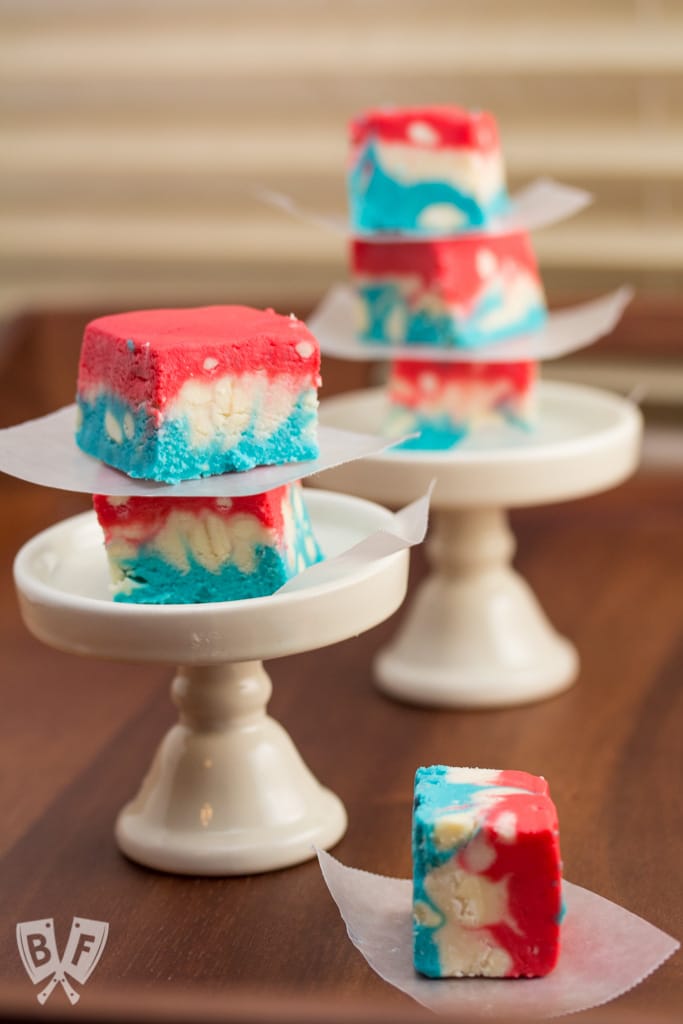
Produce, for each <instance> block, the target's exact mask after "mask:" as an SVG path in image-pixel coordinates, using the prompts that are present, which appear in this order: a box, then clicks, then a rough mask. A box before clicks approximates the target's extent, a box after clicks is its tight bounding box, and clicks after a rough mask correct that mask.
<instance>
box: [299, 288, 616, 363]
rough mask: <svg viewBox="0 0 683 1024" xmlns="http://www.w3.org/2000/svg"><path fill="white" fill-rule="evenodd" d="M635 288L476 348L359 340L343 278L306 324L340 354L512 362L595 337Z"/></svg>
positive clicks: (326, 348) (556, 352)
mask: <svg viewBox="0 0 683 1024" xmlns="http://www.w3.org/2000/svg"><path fill="white" fill-rule="evenodd" d="M632 297H633V290H632V289H631V288H627V287H623V288H619V289H617V291H614V292H610V294H609V295H603V296H602V297H601V298H599V299H592V300H591V301H590V302H583V303H581V304H580V305H578V306H570V307H569V308H567V309H561V310H558V311H557V312H550V313H549V314H548V320H547V322H546V324H545V326H544V327H543V328H542V329H541V330H540V331H536V332H535V333H533V334H524V335H518V336H516V337H514V338H508V339H506V340H504V341H497V342H495V343H493V344H491V345H484V346H482V347H480V348H476V349H467V348H454V347H450V348H443V347H439V346H437V345H428V344H425V343H424V342H423V343H413V344H412V345H408V344H403V345H392V344H389V343H381V342H369V341H361V340H360V338H359V337H358V335H357V332H356V327H355V324H356V316H355V296H354V293H353V291H352V289H351V288H350V287H349V286H348V285H345V284H338V285H334V286H333V287H332V288H331V289H330V290H329V291H328V293H327V295H326V296H325V298H324V299H323V300H322V302H321V303H320V305H319V306H318V308H317V309H316V310H314V312H313V313H312V314H311V316H310V317H309V318H308V321H307V323H308V327H309V329H310V330H311V331H312V332H313V334H315V336H316V338H317V339H318V342H319V343H320V350H321V352H323V353H324V354H325V355H327V356H336V357H337V358H339V359H351V360H357V361H358V360H364V359H411V360H416V359H417V360H428V361H430V362H435V363H440V362H450V363H452V362H458V363H508V362H520V361H522V362H523V361H525V360H528V359H533V360H545V359H559V358H560V357H561V356H566V355H568V354H569V353H570V352H576V351H578V350H579V349H581V348H585V347H586V346H587V345H590V344H592V343H593V342H594V341H597V340H598V338H601V337H603V335H605V334H609V332H610V331H611V330H613V328H614V327H615V326H616V325H617V323H618V322H619V320H620V318H621V314H622V313H623V311H624V309H625V308H626V306H627V305H628V303H629V302H630V301H631V298H632Z"/></svg>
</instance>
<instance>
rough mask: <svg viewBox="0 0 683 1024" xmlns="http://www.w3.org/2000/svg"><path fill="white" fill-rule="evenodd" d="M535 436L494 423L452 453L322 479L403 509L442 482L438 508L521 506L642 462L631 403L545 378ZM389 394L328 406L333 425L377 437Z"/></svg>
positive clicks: (412, 456) (374, 460)
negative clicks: (415, 498)
mask: <svg viewBox="0 0 683 1024" xmlns="http://www.w3.org/2000/svg"><path fill="white" fill-rule="evenodd" d="M538 396H539V413H538V425H537V427H536V428H535V429H534V430H529V431H526V430H523V429H519V430H515V431H513V430H510V429H509V428H508V429H506V430H502V429H500V428H496V427H491V428H484V429H482V430H481V431H479V432H477V434H476V435H475V436H474V437H471V438H468V439H466V440H465V441H464V442H463V443H461V444H460V445H458V446H457V447H456V448H453V449H450V450H449V451H445V452H442V451H438V452H432V451H415V450H410V451H388V452H384V453H383V454H382V455H380V456H373V457H370V458H367V459H364V460H362V461H359V462H355V463H353V464H349V465H347V466H340V467H338V468H335V469H332V470H328V471H326V472H325V473H322V474H321V475H320V476H319V477H318V478H317V482H319V483H320V485H321V486H324V487H338V488H339V489H340V490H344V491H347V492H348V493H351V494H357V495H360V496H362V497H365V498H370V499H372V500H374V501H382V502H386V503H388V504H402V503H404V502H405V501H409V500H411V498H414V497H415V496H416V495H418V494H420V493H423V492H424V490H425V489H426V487H427V486H428V485H429V482H430V480H432V479H434V478H435V479H436V481H437V483H436V488H435V491H434V495H433V498H432V505H433V506H434V507H437V508H438V507H442V508H468V507H470V508H472V507H478V506H491V505H492V506H504V507H515V506H524V505H538V504H543V503H546V502H553V501H561V500H566V499H569V498H579V497H583V496H585V495H588V494H593V493H596V492H598V491H602V490H607V489H608V488H610V487H613V486H615V485H616V484H618V483H620V482H621V481H622V480H624V479H626V478H627V477H628V476H629V475H630V474H631V473H632V472H633V470H634V469H635V467H636V465H637V463H638V457H639V451H640V439H641V434H642V417H641V414H640V411H639V410H638V408H637V407H636V406H635V405H634V404H633V403H632V402H630V401H628V400H627V399H624V398H621V397H619V396H618V395H614V394H612V393H610V392H606V391H601V390H598V389H596V388H590V387H584V386H578V385H574V384H559V383H555V382H548V381H542V382H541V383H540V385H539V389H538ZM386 410H387V398H386V392H385V390H384V389H383V388H371V389H366V390H364V391H354V392H349V393H347V394H343V395H339V396H336V397H335V398H330V399H328V400H327V401H325V402H323V403H322V406H321V420H322V422H323V423H325V424H326V425H328V426H335V427H348V426H349V424H353V426H354V429H356V430H366V431H368V432H370V433H373V432H375V433H376V432H379V431H381V429H382V423H383V420H384V417H385V414H386Z"/></svg>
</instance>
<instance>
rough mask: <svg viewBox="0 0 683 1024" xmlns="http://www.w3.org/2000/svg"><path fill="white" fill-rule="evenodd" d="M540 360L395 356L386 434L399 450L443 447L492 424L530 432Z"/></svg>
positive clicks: (432, 449)
mask: <svg viewBox="0 0 683 1024" xmlns="http://www.w3.org/2000/svg"><path fill="white" fill-rule="evenodd" d="M536 379H537V364H536V363H535V362H522V363H462V362H453V363H451V362H448V363H445V362H440V363H435V362H426V361H422V360H408V359H403V360H396V361H395V362H393V363H392V364H391V369H390V371H389V381H388V385H387V393H388V397H389V409H388V412H387V415H386V419H385V422H384V424H383V432H384V434H385V435H386V436H387V437H405V435H406V434H414V433H416V432H417V433H418V436H417V437H411V438H409V440H407V441H404V442H403V443H402V444H401V445H398V447H399V448H404V449H423V450H431V451H436V450H444V449H448V448H452V447H453V445H456V444H457V443H458V442H459V441H462V440H463V438H465V437H467V436H469V435H470V434H471V433H473V432H476V431H477V430H478V429H480V428H481V427H484V426H488V425H499V426H511V427H515V428H521V429H523V430H530V429H532V428H533V425H534V422H535V412H536V401H535V384H536Z"/></svg>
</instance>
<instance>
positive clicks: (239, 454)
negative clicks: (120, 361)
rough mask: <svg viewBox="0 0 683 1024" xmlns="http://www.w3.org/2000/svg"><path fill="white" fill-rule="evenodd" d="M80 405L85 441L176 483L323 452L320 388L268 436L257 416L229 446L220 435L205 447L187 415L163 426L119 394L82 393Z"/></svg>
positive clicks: (132, 471) (89, 448)
mask: <svg viewBox="0 0 683 1024" xmlns="http://www.w3.org/2000/svg"><path fill="white" fill-rule="evenodd" d="M78 407H79V411H80V423H79V426H78V430H77V432H76V442H77V444H78V445H79V447H80V448H81V449H82V450H83V451H84V452H86V453H87V454H88V455H92V456H94V457H95V458H97V459H101V460H102V462H105V463H106V464H107V465H109V466H113V467H114V468H115V469H120V470H122V472H124V473H126V474H127V475H128V476H131V477H135V478H139V479H143V480H158V481H163V482H164V483H169V484H174V483H178V482H179V481H181V480H191V479H194V478H196V477H202V476H217V475H220V474H221V473H232V472H242V471H244V470H248V469H253V468H254V467H255V466H264V465H281V464H285V463H288V462H305V461H307V460H309V459H315V458H317V456H318V454H319V448H318V443H317V438H316V424H317V414H316V400H315V392H310V393H309V392H305V393H304V394H303V395H301V396H300V398H299V400H298V401H297V403H296V405H295V406H294V409H293V411H292V413H291V414H290V416H289V417H288V418H287V419H286V420H285V421H284V422H283V423H282V424H281V425H280V426H279V427H278V428H277V429H276V430H275V431H274V432H273V433H271V434H269V435H267V436H266V437H261V436H259V435H257V433H256V430H255V417H254V418H253V419H252V421H251V422H250V423H249V425H248V426H247V428H246V429H245V430H244V431H243V432H242V433H241V435H240V437H239V440H238V442H237V443H236V444H234V445H232V446H231V447H229V448H226V447H225V446H224V443H223V440H222V439H221V438H220V437H217V438H215V439H214V440H212V441H211V442H209V443H208V444H206V445H204V446H202V447H198V446H196V445H194V444H193V443H192V440H191V431H190V426H189V423H188V422H187V420H186V419H183V418H179V419H175V420H167V421H165V422H162V423H161V426H160V427H159V429H157V428H156V427H155V425H154V423H153V421H152V420H151V418H150V417H149V416H148V415H146V413H145V412H144V411H142V410H139V409H138V410H134V409H133V408H131V407H130V406H129V405H128V404H127V403H126V402H124V401H122V400H121V399H120V398H119V397H118V396H116V395H107V394H102V395H100V396H99V397H98V398H97V399H96V400H95V401H94V402H88V401H86V400H85V399H83V398H82V397H80V396H79V398H78Z"/></svg>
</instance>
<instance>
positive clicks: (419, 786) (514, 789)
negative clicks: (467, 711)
mask: <svg viewBox="0 0 683 1024" xmlns="http://www.w3.org/2000/svg"><path fill="white" fill-rule="evenodd" d="M413 911H414V917H413V936H414V962H415V968H416V969H417V970H418V971H419V972H420V973H421V974H426V975H428V976H429V977H431V978H442V977H488V978H518V977H535V976H538V975H543V974H547V973H548V972H549V971H551V970H552V969H553V967H554V966H555V964H556V962H557V958H558V955H559V938H560V920H561V917H562V892H561V862H560V848H559V833H558V824H557V812H556V810H555V807H554V805H553V803H552V800H551V799H550V795H549V792H548V784H547V782H546V781H545V779H543V778H539V777H537V776H534V775H528V774H527V773H526V772H518V771H489V770H485V769H480V768H447V767H445V766H444V765H435V766H433V767H431V768H419V769H418V771H417V775H416V778H415V802H414V811H413Z"/></svg>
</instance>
